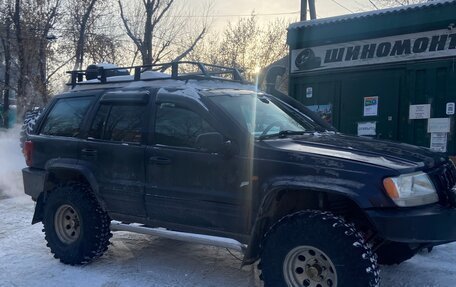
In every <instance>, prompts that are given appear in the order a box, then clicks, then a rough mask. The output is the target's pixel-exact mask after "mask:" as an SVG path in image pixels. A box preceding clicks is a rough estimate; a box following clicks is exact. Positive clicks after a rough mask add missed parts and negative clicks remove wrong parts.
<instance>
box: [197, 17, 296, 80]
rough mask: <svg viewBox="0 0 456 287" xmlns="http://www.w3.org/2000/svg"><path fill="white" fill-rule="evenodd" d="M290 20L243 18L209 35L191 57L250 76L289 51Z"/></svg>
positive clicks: (249, 77)
mask: <svg viewBox="0 0 456 287" xmlns="http://www.w3.org/2000/svg"><path fill="white" fill-rule="evenodd" d="M287 26H288V22H286V21H284V20H280V19H278V20H273V21H270V22H268V23H264V24H262V25H260V24H259V23H258V21H257V18H256V17H255V16H254V15H252V16H250V17H248V18H241V19H240V20H239V21H237V22H236V23H229V24H228V27H227V28H226V29H225V30H224V31H223V32H222V33H220V32H219V34H221V36H217V34H214V35H210V36H208V37H206V39H205V40H204V41H203V42H202V43H201V45H199V47H197V48H196V49H195V51H193V52H192V53H191V55H190V56H189V58H190V59H192V60H195V61H201V62H207V63H210V64H218V65H224V66H230V67H235V68H238V69H240V70H243V71H244V74H245V75H246V77H247V79H249V80H252V79H253V78H254V76H255V74H254V71H255V68H257V67H260V68H264V67H267V66H268V65H270V64H272V63H273V62H275V61H277V60H279V59H281V58H283V57H284V56H285V55H286V54H287V53H288V48H287V44H286V33H287V30H286V28H287Z"/></svg>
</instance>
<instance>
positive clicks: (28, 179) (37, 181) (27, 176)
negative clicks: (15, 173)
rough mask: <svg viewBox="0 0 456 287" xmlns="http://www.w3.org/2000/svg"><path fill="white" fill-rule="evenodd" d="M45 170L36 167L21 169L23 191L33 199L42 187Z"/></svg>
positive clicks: (35, 198)
mask: <svg viewBox="0 0 456 287" xmlns="http://www.w3.org/2000/svg"><path fill="white" fill-rule="evenodd" d="M45 177H46V171H44V170H41V169H36V168H30V167H27V168H24V169H22V178H23V180H24V192H25V194H28V195H30V196H31V197H32V199H33V200H34V201H36V200H37V199H38V196H39V195H40V193H41V192H42V191H43V189H44V180H45Z"/></svg>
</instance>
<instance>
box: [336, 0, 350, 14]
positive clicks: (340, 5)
mask: <svg viewBox="0 0 456 287" xmlns="http://www.w3.org/2000/svg"><path fill="white" fill-rule="evenodd" d="M331 1H332V2H334V3H336V4H337V5H338V6H339V7H342V8H343V9H345V10H347V11H348V12H350V13H355V12H353V11H352V10H350V9H348V8H347V7H346V6H344V5H342V4H340V3H339V2H338V1H337V0H331Z"/></svg>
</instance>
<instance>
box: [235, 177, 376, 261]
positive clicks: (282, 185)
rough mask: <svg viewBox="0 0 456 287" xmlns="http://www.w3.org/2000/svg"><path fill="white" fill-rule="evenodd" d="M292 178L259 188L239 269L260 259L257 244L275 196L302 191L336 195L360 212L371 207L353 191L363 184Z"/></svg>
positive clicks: (328, 179)
mask: <svg viewBox="0 0 456 287" xmlns="http://www.w3.org/2000/svg"><path fill="white" fill-rule="evenodd" d="M308 177H309V176H296V177H282V178H276V179H274V180H271V181H268V182H267V183H265V184H263V186H262V188H261V192H262V194H264V196H263V197H262V202H261V204H260V208H259V209H258V212H257V214H256V218H255V223H254V225H253V228H252V230H251V234H250V240H249V243H248V245H247V248H246V251H245V252H244V258H243V262H242V265H243V266H244V265H248V264H253V263H254V262H255V261H256V260H257V259H258V258H259V256H260V252H261V244H262V241H263V235H264V231H265V230H264V228H265V226H264V225H265V223H266V220H267V219H268V218H269V217H268V216H267V211H268V207H270V206H271V204H272V200H273V199H274V198H276V196H277V195H279V193H280V192H286V191H287V190H296V191H299V190H302V192H309V191H312V192H322V193H327V194H337V195H340V196H344V197H346V198H347V199H349V200H351V201H353V202H354V203H355V204H356V205H357V206H358V207H360V208H361V209H363V208H367V207H369V206H371V203H370V202H369V201H368V200H367V199H366V198H365V197H360V196H359V195H358V193H356V192H355V191H354V190H357V189H361V188H363V187H364V184H361V183H357V182H352V181H349V180H344V179H334V178H328V177H325V176H311V177H312V179H310V178H308Z"/></svg>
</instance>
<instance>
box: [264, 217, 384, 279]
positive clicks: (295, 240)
mask: <svg viewBox="0 0 456 287" xmlns="http://www.w3.org/2000/svg"><path fill="white" fill-rule="evenodd" d="M261 269H262V279H263V280H264V283H265V287H301V286H312V287H325V286H329V287H331V286H338V287H346V286H349V287H358V286H359V287H371V286H378V284H379V281H380V277H379V267H378V265H377V259H376V255H375V254H374V253H373V252H372V250H371V248H370V247H369V246H368V245H367V244H366V243H365V241H364V239H363V237H362V235H361V234H360V233H359V232H358V231H357V230H356V228H355V226H354V225H353V224H349V223H347V222H345V220H344V219H343V218H341V217H338V216H335V215H334V214H332V213H329V212H320V211H301V212H298V213H294V214H291V215H288V216H286V217H284V218H282V219H281V220H280V221H279V222H278V223H276V224H275V225H274V226H273V227H272V228H271V229H270V230H269V232H268V233H267V234H266V237H265V241H264V245H263V249H262V254H261Z"/></svg>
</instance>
